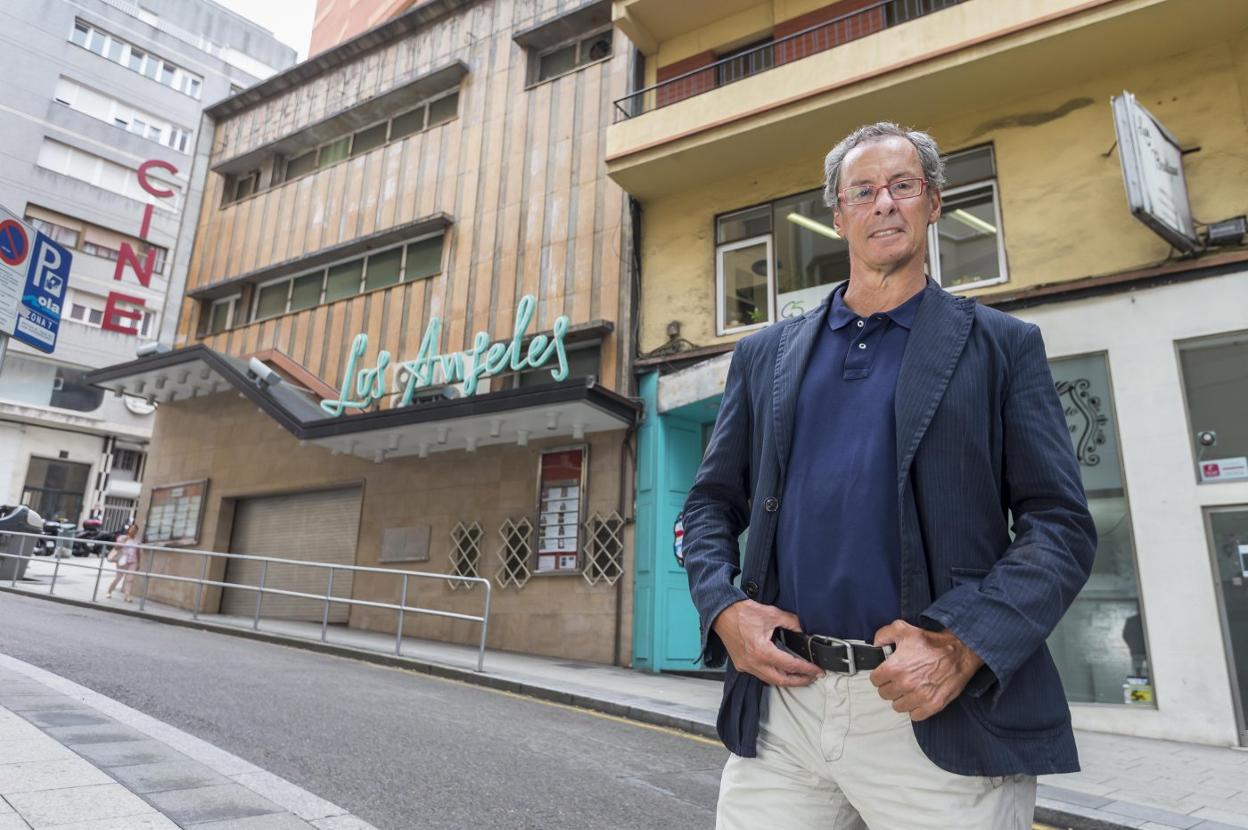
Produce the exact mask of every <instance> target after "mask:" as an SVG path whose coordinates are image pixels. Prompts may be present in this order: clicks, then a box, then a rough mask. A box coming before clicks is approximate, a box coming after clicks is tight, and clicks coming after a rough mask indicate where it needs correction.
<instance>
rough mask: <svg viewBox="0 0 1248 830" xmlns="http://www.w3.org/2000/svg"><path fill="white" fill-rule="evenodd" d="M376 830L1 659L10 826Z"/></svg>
mask: <svg viewBox="0 0 1248 830" xmlns="http://www.w3.org/2000/svg"><path fill="white" fill-rule="evenodd" d="M45 827H55V828H58V830H160V829H161V828H179V827H182V828H195V830H226V828H237V830H297V828H305V830H312V828H320V830H368V828H371V825H369V824H366V823H364V822H363V821H360V820H359V819H357V818H355V817H353V816H351V815H348V814H347V813H346V811H345V810H343V809H342V808H340V807H337V806H335V805H333V804H331V803H329V802H328V801H325V800H324V799H321V798H318V797H317V796H315V795H313V794H312V793H309V792H307V791H305V790H302V789H300V788H299V787H296V786H295V785H293V784H291V783H290V782H288V781H286V780H284V779H282V778H279V777H277V776H276V775H272V774H271V773H268V772H265V771H264V770H262V769H260V768H259V767H256V766H253V765H252V764H249V763H248V762H246V761H244V760H243V759H241V758H238V757H236V756H234V755H230V754H229V753H227V752H224V751H222V750H220V749H217V748H216V747H214V746H212V745H210V744H207V743H205V742H204V741H201V740H199V739H198V738H195V737H193V736H191V735H188V734H186V733H184V732H181V731H179V730H177V729H174V728H173V727H171V726H168V725H166V724H164V723H161V722H160V721H157V720H154V719H152V718H149V717H148V716H146V715H144V714H142V713H140V712H137V711H135V710H133V709H130V708H129V707H127V706H123V705H122V704H120V703H117V702H116V701H113V700H110V699H108V698H106V697H103V696H102V695H98V694H96V693H94V692H92V691H90V690H89V689H86V688H84V687H82V686H78V685H77V684H75V683H72V682H70V681H68V680H65V679H64V678H61V677H58V676H56V675H53V674H50V673H48V672H45V671H43V670H42V669H39V668H37V667H35V666H31V665H29V664H26V663H23V662H21V661H19V660H15V659H13V658H11V657H7V656H4V655H0V830H30V828H34V830H40V828H45Z"/></svg>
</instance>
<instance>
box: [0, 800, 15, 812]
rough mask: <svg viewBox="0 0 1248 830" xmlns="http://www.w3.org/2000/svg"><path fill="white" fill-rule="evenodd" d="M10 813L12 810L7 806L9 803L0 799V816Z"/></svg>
mask: <svg viewBox="0 0 1248 830" xmlns="http://www.w3.org/2000/svg"><path fill="white" fill-rule="evenodd" d="M12 812H13V808H12V807H10V806H9V802H7V801H5V800H4V799H3V798H0V816H3V815H7V814H10V813H12Z"/></svg>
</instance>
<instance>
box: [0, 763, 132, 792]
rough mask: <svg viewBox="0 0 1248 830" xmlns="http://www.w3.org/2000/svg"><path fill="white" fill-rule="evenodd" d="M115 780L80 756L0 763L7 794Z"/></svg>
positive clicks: (1, 788) (1, 784) (0, 784)
mask: <svg viewBox="0 0 1248 830" xmlns="http://www.w3.org/2000/svg"><path fill="white" fill-rule="evenodd" d="M112 780H113V779H111V778H109V777H108V776H107V775H105V774H104V773H103V772H100V771H99V770H98V769H96V768H95V767H93V766H92V765H91V764H88V763H87V762H86V761H84V760H82V759H81V758H67V759H63V760H57V761H28V762H26V763H22V764H0V795H3V796H4V797H5V798H8V797H9V796H11V795H13V794H14V793H28V792H35V791H37V790H56V789H64V788H66V787H89V786H91V785H93V784H110V783H112Z"/></svg>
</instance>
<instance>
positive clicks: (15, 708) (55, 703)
mask: <svg viewBox="0 0 1248 830" xmlns="http://www.w3.org/2000/svg"><path fill="white" fill-rule="evenodd" d="M45 691H46V690H45ZM0 706H4V708H5V709H8V710H9V711H10V712H29V711H33V710H35V709H75V710H82V711H90V708H89V707H87V706H85V705H83V703H82V701H80V700H74V699H73V698H72V697H66V696H65V695H50V694H42V695H23V696H21V697H12V698H10V697H8V696H7V695H3V696H0Z"/></svg>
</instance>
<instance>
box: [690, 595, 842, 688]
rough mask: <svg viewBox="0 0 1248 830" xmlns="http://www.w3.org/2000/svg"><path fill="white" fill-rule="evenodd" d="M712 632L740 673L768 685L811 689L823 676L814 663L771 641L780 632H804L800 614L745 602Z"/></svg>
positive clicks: (723, 615) (735, 606)
mask: <svg viewBox="0 0 1248 830" xmlns="http://www.w3.org/2000/svg"><path fill="white" fill-rule="evenodd" d="M712 628H714V629H715V633H716V634H718V635H719V639H721V640H723V641H724V647H725V648H727V649H728V656H729V657H731V658H732V664H733V665H734V666H736V667H737V671H743V672H747V673H748V674H752V675H754V676H755V677H757V678H758V679H759V680H761V681H763V682H764V683H767V684H769V685H772V686H807V685H810V684H811V683H812V682H814V681H815V680H816V679H818V677H819V676H820V675H821V674H823V671H822V670H821V669H820V668H819V667H818V666H816V665H815V664H814V663H809V662H807V661H805V660H802V659H801V658H799V657H794V656H793V655H792V654H789V653H788V652H786V651H783V650H781V649H779V648H777V647H776V645H775V644H774V643H773V642H772V641H771V635H772V633H773V632H774V631H775V630H776V629H777V628H787V629H789V630H790V631H801V630H802V629H801V627H800V626H799V625H798V622H797V615H796V614H790V613H789V612H788V611H781V610H780V609H779V608H776V607H774V606H771V605H762V604H760V603H757V602H755V601H754V600H752V599H743V600H741V601H739V602H734V603H733V604H732V605H729V606H728V607H727V608H725V609H724V610H723V611H720V612H719V616H718V617H716V618H715V623H714V625H713V626H712Z"/></svg>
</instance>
